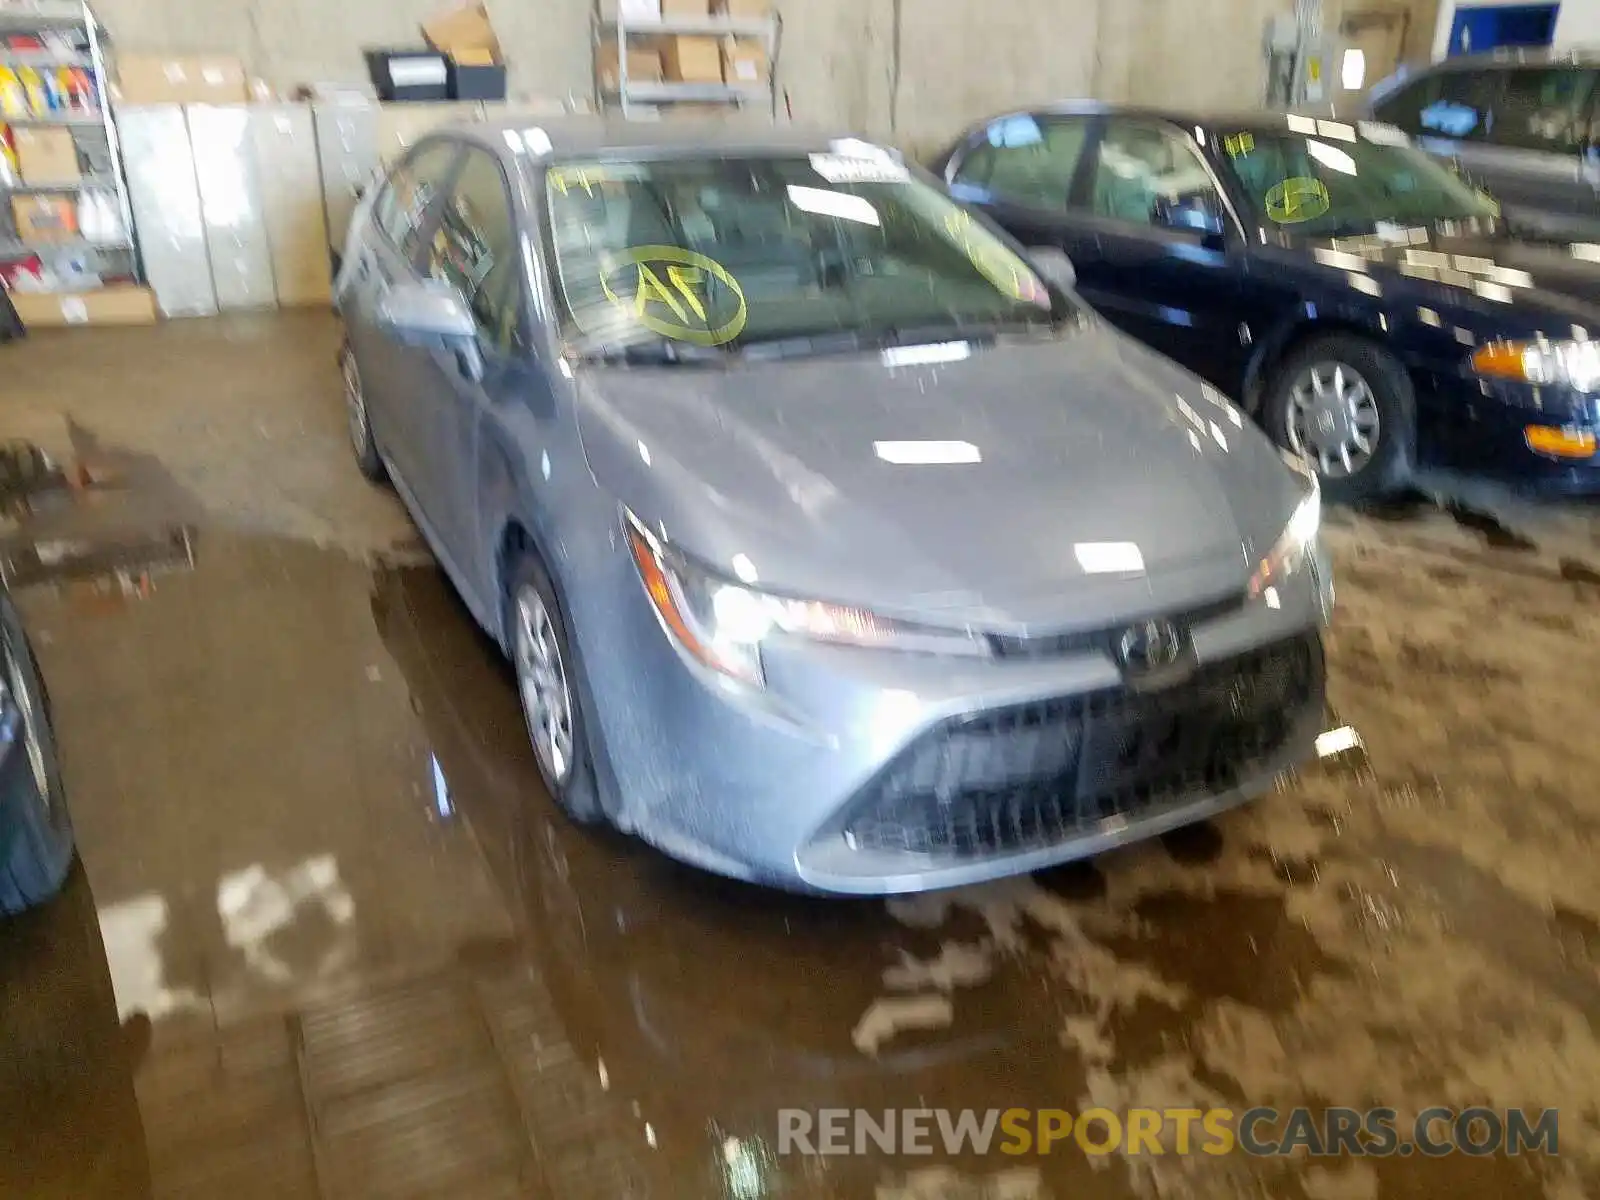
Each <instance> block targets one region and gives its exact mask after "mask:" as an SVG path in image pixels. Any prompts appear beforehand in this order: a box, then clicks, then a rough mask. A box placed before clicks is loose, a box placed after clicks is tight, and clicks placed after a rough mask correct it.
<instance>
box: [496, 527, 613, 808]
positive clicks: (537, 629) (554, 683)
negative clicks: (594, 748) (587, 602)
mask: <svg viewBox="0 0 1600 1200" xmlns="http://www.w3.org/2000/svg"><path fill="white" fill-rule="evenodd" d="M505 620H506V633H507V637H506V643H507V645H508V646H509V647H510V651H511V666H512V669H513V670H514V671H515V672H516V676H517V696H518V699H520V700H521V701H522V715H523V719H524V720H525V721H526V723H527V727H528V738H529V740H530V741H531V742H532V744H533V757H534V760H535V761H536V762H537V763H538V765H539V774H540V775H542V776H543V777H544V782H545V786H546V787H547V788H549V789H550V795H551V796H552V797H553V798H554V799H555V802H556V804H557V805H558V806H559V807H560V808H561V810H562V811H563V812H564V813H566V814H567V816H568V817H570V818H571V819H572V820H573V821H574V822H576V823H577V824H579V825H595V824H599V823H600V822H602V821H604V820H605V811H604V809H603V808H602V807H601V804H600V793H599V788H598V787H597V786H596V784H595V773H594V759H593V756H592V755H591V754H590V751H589V740H588V731H587V730H586V729H585V727H584V723H583V710H582V706H581V705H580V704H579V703H578V680H577V675H576V673H575V666H576V662H577V660H576V658H575V657H574V656H573V653H572V643H571V640H570V639H569V637H568V636H567V625H566V620H565V618H564V617H563V615H562V612H561V604H560V602H559V601H558V600H557V599H556V593H555V588H554V586H553V585H552V584H551V582H550V577H549V575H547V574H546V573H545V570H544V567H543V565H542V564H541V563H540V562H539V561H538V559H537V558H535V557H534V556H533V555H531V554H525V555H524V556H523V557H522V558H521V559H520V560H519V561H518V562H517V564H516V567H515V569H514V570H513V571H512V574H511V586H510V588H509V590H508V593H507V596H506V617H505Z"/></svg>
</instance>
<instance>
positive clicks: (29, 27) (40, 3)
mask: <svg viewBox="0 0 1600 1200" xmlns="http://www.w3.org/2000/svg"><path fill="white" fill-rule="evenodd" d="M46 33H65V34H69V35H75V36H73V38H72V40H73V41H74V42H75V43H77V44H79V45H81V46H82V47H83V48H82V50H81V51H68V52H62V51H56V50H13V49H10V48H8V47H7V46H5V45H4V44H0V67H7V68H11V69H13V70H14V69H17V68H22V67H33V68H36V69H38V68H44V69H53V68H59V67H76V68H80V69H82V70H85V71H88V72H89V73H90V74H91V75H92V76H93V79H94V86H95V91H96V93H97V98H98V100H99V104H100V107H99V109H98V110H97V111H94V112H86V111H62V110H57V111H47V112H29V113H28V114H26V115H6V114H4V113H0V125H12V126H16V127H18V128H50V127H56V128H64V129H67V130H70V131H71V133H72V137H73V141H74V144H75V146H76V147H77V151H78V156H79V159H80V160H86V161H87V162H88V164H89V170H88V171H87V172H86V173H85V175H84V177H83V179H81V180H79V181H78V182H75V183H70V184H30V183H24V182H19V183H13V184H6V183H0V258H11V259H16V258H23V257H26V256H28V255H34V254H36V255H38V256H39V257H40V258H41V259H43V260H45V261H46V262H49V261H50V259H51V258H52V256H54V255H59V254H83V253H85V252H88V253H92V254H94V255H95V256H96V257H97V258H110V259H113V260H116V261H115V262H114V263H106V262H101V263H99V264H98V265H99V267H100V268H101V269H102V271H103V273H105V274H107V275H112V276H116V277H131V278H133V279H134V280H136V281H139V282H142V281H143V272H142V271H141V269H140V264H139V253H138V247H137V245H136V244H135V240H134V224H133V208H132V206H131V204H130V203H129V200H128V188H127V182H126V179H125V175H124V171H123V163H122V145H121V141H120V139H119V138H118V136H117V126H116V121H115V119H114V118H113V115H112V112H111V107H110V103H109V98H110V94H111V89H110V72H109V70H108V69H107V59H108V50H109V47H108V46H107V44H106V32H105V28H104V27H103V26H102V25H101V24H100V21H99V19H98V18H97V17H96V16H95V14H94V11H93V9H91V8H90V6H89V5H88V3H86V2H79V0H21V2H17V0H11V2H9V3H4V4H0V39H3V38H5V37H7V36H8V35H15V34H23V35H34V36H39V35H42V34H46ZM92 191H105V192H111V193H113V194H114V195H115V197H116V207H117V213H118V216H119V218H120V220H121V223H122V228H123V230H124V236H122V237H120V238H115V239H104V240H102V239H95V240H90V239H87V238H71V239H67V240H63V241H23V240H22V239H21V238H19V237H18V236H16V230H15V227H14V225H13V222H12V215H11V205H10V198H11V197H12V196H13V195H37V194H50V193H62V192H69V193H81V192H92Z"/></svg>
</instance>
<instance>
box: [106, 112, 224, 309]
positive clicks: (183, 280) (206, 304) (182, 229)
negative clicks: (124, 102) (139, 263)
mask: <svg viewBox="0 0 1600 1200" xmlns="http://www.w3.org/2000/svg"><path fill="white" fill-rule="evenodd" d="M117 131H118V133H119V135H120V136H121V139H122V156H123V163H124V167H125V170H126V172H127V178H128V197H129V200H130V201H131V202H132V205H133V218H134V224H135V227H136V228H137V229H138V232H139V250H140V253H141V255H142V257H143V259H144V269H145V277H146V280H147V281H148V282H149V284H150V287H151V288H152V289H153V290H154V291H155V294H156V303H157V304H159V305H160V306H161V311H162V313H164V314H165V315H166V316H169V317H192V316H204V315H206V314H209V313H214V312H216V311H217V293H216V288H215V285H214V284H213V283H212V281H211V259H210V256H209V254H208V253H207V250H206V235H205V222H204V220H203V219H202V217H201V212H200V191H199V188H198V186H197V184H196V181H195V168H194V152H193V150H192V148H191V146H190V142H189V128H188V125H187V124H186V123H185V121H184V116H183V109H181V108H179V107H177V106H176V105H158V106H153V107H149V108H121V109H118V110H117Z"/></svg>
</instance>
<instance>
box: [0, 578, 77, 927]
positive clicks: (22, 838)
mask: <svg viewBox="0 0 1600 1200" xmlns="http://www.w3.org/2000/svg"><path fill="white" fill-rule="evenodd" d="M0 661H3V666H4V677H3V680H0V683H3V686H4V690H5V704H4V707H5V711H6V712H7V713H14V714H15V717H14V719H15V720H16V722H17V737H18V741H17V743H16V744H14V745H12V746H11V748H10V750H9V753H10V754H13V755H18V756H20V757H19V759H18V761H17V762H16V764H15V765H14V766H13V767H11V768H10V769H9V770H8V771H7V774H6V787H7V789H8V792H9V794H5V795H0V844H3V845H5V852H4V857H3V859H0V912H3V913H7V914H11V913H17V912H21V911H22V910H24V909H27V908H32V907H33V906H34V905H36V904H39V903H42V902H43V901H45V900H48V899H49V898H50V897H52V896H54V895H55V894H56V893H57V892H58V891H60V890H61V885H62V884H63V883H64V882H65V880H66V878H67V872H68V871H70V870H71V869H72V857H73V841H72V820H71V818H70V817H69V816H68V815H67V803H66V793H65V789H64V788H63V787H62V785H61V764H60V761H59V760H58V758H57V756H56V740H55V734H54V731H53V730H52V729H51V726H50V714H49V711H48V705H47V703H46V700H45V691H44V684H43V681H42V680H41V679H40V678H39V670H38V667H37V666H36V665H35V664H34V661H33V652H32V650H31V648H30V647H29V645H28V639H27V637H26V636H25V635H24V633H23V631H22V622H21V620H20V618H18V616H17V613H16V610H15V609H14V608H12V606H11V604H10V602H9V601H0Z"/></svg>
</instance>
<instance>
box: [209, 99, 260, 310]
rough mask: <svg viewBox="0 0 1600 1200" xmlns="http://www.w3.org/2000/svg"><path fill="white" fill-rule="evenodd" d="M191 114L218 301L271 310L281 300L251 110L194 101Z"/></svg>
mask: <svg viewBox="0 0 1600 1200" xmlns="http://www.w3.org/2000/svg"><path fill="white" fill-rule="evenodd" d="M188 114H189V137H190V139H191V140H192V141H193V142H194V161H195V174H196V176H197V177H198V179H199V181H200V205H201V211H202V213H203V215H204V219H205V226H206V246H207V248H208V249H209V250H210V251H211V277H212V279H213V280H214V281H215V282H216V285H217V304H218V306H219V307H221V308H223V309H233V308H271V307H273V306H274V305H275V304H276V303H277V299H278V298H277V291H276V289H275V288H274V286H273V280H272V248H271V245H270V244H269V243H268V241H267V225H266V222H265V220H263V219H262V214H261V205H260V202H259V187H258V185H257V183H256V170H255V160H254V155H253V154H252V152H251V141H250V110H249V108H247V107H246V106H244V105H242V104H219V105H210V104H194V105H190V106H189V109H188Z"/></svg>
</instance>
